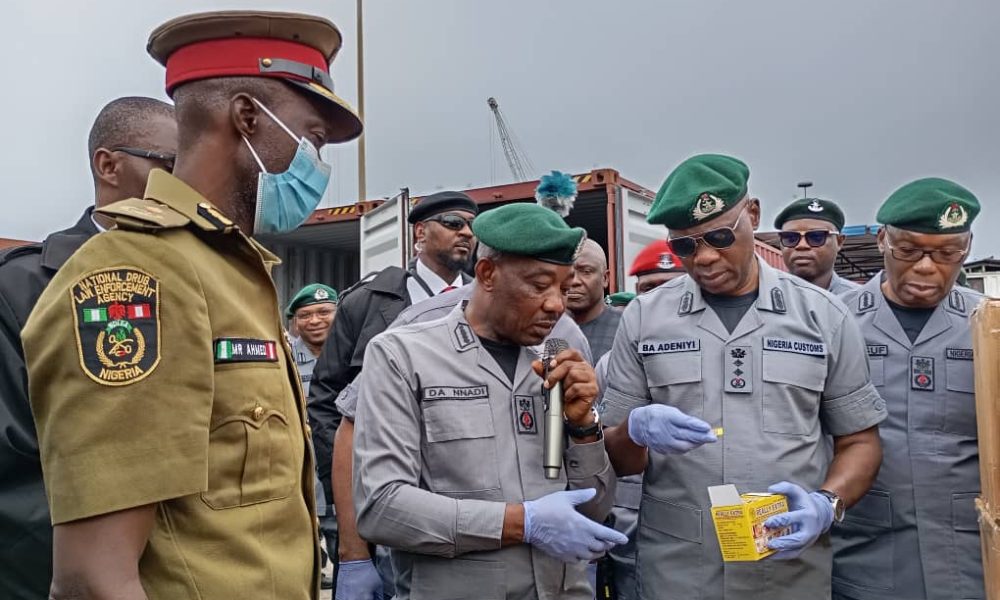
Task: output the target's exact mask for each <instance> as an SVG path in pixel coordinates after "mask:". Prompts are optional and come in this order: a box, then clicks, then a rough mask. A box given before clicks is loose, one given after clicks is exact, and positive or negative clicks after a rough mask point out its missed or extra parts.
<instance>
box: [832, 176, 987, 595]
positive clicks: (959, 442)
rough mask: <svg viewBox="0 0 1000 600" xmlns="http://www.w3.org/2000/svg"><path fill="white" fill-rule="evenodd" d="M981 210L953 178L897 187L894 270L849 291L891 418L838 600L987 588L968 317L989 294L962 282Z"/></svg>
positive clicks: (888, 238) (848, 525) (889, 204)
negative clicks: (978, 502)
mask: <svg viewBox="0 0 1000 600" xmlns="http://www.w3.org/2000/svg"><path fill="white" fill-rule="evenodd" d="M979 208H980V206H979V201H978V200H977V199H976V197H975V196H974V195H973V194H972V192H970V191H969V190H967V189H965V188H964V187H962V186H960V185H958V184H957V183H954V182H951V181H947V180H944V179H937V178H929V179H920V180H917V181H914V182H912V183H909V184H907V185H904V186H903V187H901V188H900V189H898V190H896V191H895V192H894V193H893V194H892V195H891V196H889V198H888V199H887V200H886V201H885V203H884V204H883V205H882V207H881V208H880V209H879V211H878V216H877V219H878V222H879V223H882V224H883V225H885V227H883V228H882V229H881V230H880V231H879V233H878V245H879V249H880V250H881V251H882V256H883V257H884V259H885V271H884V272H882V273H879V274H878V275H876V276H875V277H873V278H872V280H871V281H869V282H868V283H867V284H865V285H864V286H863V287H862V288H861V289H858V290H855V291H854V292H851V293H850V294H848V295H847V296H845V297H844V301H845V302H846V303H847V306H848V307H849V308H850V309H851V312H852V313H854V317H855V319H857V321H858V323H859V324H860V325H861V329H862V331H864V332H865V342H867V350H868V361H869V363H870V364H871V370H872V381H873V382H874V383H875V385H876V386H877V387H878V389H879V391H880V393H881V394H882V397H883V398H885V402H886V406H887V408H888V410H889V418H888V419H887V420H886V422H885V423H884V424H883V425H882V427H881V430H880V433H881V435H882V447H883V448H884V449H885V458H884V459H883V461H882V468H881V470H880V471H879V473H878V477H877V478H876V479H875V483H874V484H873V485H872V489H871V491H870V492H869V493H868V494H867V495H865V497H864V498H863V499H862V500H861V501H860V502H858V506H857V514H856V515H852V514H851V513H850V512H848V518H847V519H846V520H845V521H844V522H843V523H841V524H839V525H837V526H836V527H834V528H833V536H834V537H833V544H834V549H835V555H834V562H833V586H834V593H835V595H836V597H837V598H843V599H851V600H890V599H893V600H894V599H896V598H906V599H907V600H925V599H926V600H931V599H932V600H939V599H942V600H943V599H948V598H983V597H985V596H984V593H985V592H984V590H983V563H982V558H981V556H980V554H981V548H980V540H979V524H978V520H977V517H976V508H975V505H974V502H975V498H976V496H978V495H979V490H980V482H979V450H978V445H977V443H978V439H979V437H978V432H977V429H976V427H977V426H976V395H975V391H976V389H975V377H974V370H975V367H977V366H979V365H976V364H975V362H974V360H973V352H972V332H971V328H970V322H969V321H970V318H971V317H972V312H973V310H975V308H976V306H977V305H978V304H979V302H980V301H982V300H983V296H982V294H980V293H978V292H976V291H974V290H971V289H968V288H962V287H958V286H956V285H955V281H956V279H957V278H958V274H959V272H960V271H961V270H962V262H963V261H964V260H965V257H966V256H968V254H969V249H970V247H971V243H972V223H973V221H974V220H975V219H976V216H977V215H978V214H979ZM976 360H978V357H977V358H976ZM988 368H995V365H989V366H988Z"/></svg>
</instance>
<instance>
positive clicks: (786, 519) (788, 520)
mask: <svg viewBox="0 0 1000 600" xmlns="http://www.w3.org/2000/svg"><path fill="white" fill-rule="evenodd" d="M808 516H809V513H808V512H807V511H804V510H793V511H790V512H786V513H779V514H777V515H774V516H773V517H768V518H767V520H766V521H764V527H767V528H768V529H781V528H782V527H788V526H789V525H793V526H794V525H801V524H802V523H803V522H805V520H806V518H808Z"/></svg>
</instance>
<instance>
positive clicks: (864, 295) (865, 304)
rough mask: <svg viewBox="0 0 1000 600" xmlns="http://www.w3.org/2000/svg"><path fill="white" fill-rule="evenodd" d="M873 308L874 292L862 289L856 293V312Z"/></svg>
mask: <svg viewBox="0 0 1000 600" xmlns="http://www.w3.org/2000/svg"><path fill="white" fill-rule="evenodd" d="M873 308H875V294H873V293H871V292H869V291H867V290H866V291H864V292H861V294H859V295H858V312H859V313H861V312H866V311H869V310H871V309H873Z"/></svg>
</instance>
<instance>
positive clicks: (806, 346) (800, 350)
mask: <svg viewBox="0 0 1000 600" xmlns="http://www.w3.org/2000/svg"><path fill="white" fill-rule="evenodd" d="M764 350H777V351H778V352H792V353H794V354H808V355H810V356H826V344H824V343H823V342H807V341H805V340H790V339H786V338H776V337H765V338H764Z"/></svg>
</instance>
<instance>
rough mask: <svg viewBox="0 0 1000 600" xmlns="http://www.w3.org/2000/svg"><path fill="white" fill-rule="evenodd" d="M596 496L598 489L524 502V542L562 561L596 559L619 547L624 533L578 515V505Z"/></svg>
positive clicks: (626, 539) (623, 540) (567, 492)
mask: <svg viewBox="0 0 1000 600" xmlns="http://www.w3.org/2000/svg"><path fill="white" fill-rule="evenodd" d="M596 495H597V490H595V489H594V488H588V489H585V490H570V491H565V492H554V493H552V494H549V495H548V496H542V497H541V498H539V499H538V500H529V501H528V502H525V503H524V541H525V543H527V544H531V545H532V546H535V547H536V548H538V549H539V550H541V551H542V552H545V553H546V554H548V555H549V556H554V557H555V558H558V559H559V560H561V561H563V562H573V561H577V560H595V559H598V558H600V557H602V556H604V553H605V552H607V551H608V550H610V549H612V548H614V547H615V546H617V545H618V544H624V543H626V542H628V538H627V537H625V536H624V535H623V534H621V533H619V532H617V531H615V530H614V529H611V528H609V527H605V526H603V525H601V524H599V523H595V522H593V521H591V520H590V519H588V518H587V517H585V516H583V515H581V514H580V513H578V512H576V506H577V505H578V504H583V503H584V502H587V501H588V500H590V499H592V498H593V497H594V496H596Z"/></svg>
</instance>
